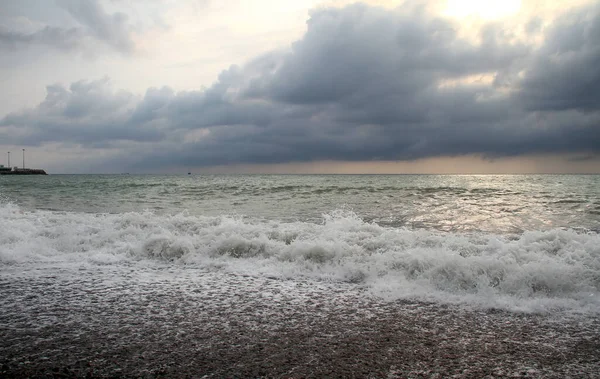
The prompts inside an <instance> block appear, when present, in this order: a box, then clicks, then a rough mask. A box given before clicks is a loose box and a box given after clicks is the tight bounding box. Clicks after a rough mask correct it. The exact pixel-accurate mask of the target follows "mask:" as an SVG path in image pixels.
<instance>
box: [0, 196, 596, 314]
mask: <svg viewBox="0 0 600 379" xmlns="http://www.w3.org/2000/svg"><path fill="white" fill-rule="evenodd" d="M0 219H1V220H3V225H2V227H1V228H0V267H2V266H6V265H35V264H38V263H61V264H75V265H80V264H91V265H120V264H138V265H142V266H143V265H147V264H157V263H158V264H162V265H164V264H166V265H173V264H174V265H188V266H190V267H195V266H197V267H201V268H210V269H218V270H227V271H231V272H238V273H244V274H251V275H268V276H274V277H278V278H282V279H291V280H294V279H298V278H312V279H315V280H328V281H343V282H349V283H355V284H356V285H360V286H364V287H365V288H368V289H369V291H368V293H370V294H375V295H377V296H381V297H385V298H388V299H391V300H393V299H401V298H415V299H422V300H427V301H441V302H460V303H466V304H476V305H481V306H485V307H497V308H503V309H510V310H520V311H549V310H556V309H565V310H572V311H586V312H587V311H592V312H594V313H596V312H600V300H599V299H600V235H598V234H597V233H592V232H587V233H586V232H581V231H575V230H563V229H555V230H549V231H527V232H524V233H522V234H520V235H516V236H514V235H513V236H503V235H495V234H483V233H479V234H459V233H442V232H436V231H429V230H410V229H406V228H394V227H389V226H380V225H376V224H373V223H368V222H365V221H363V220H362V219H361V218H360V217H358V216H357V215H356V214H354V213H352V212H349V211H344V210H338V211H334V212H331V213H328V214H325V215H324V216H323V219H322V222H321V223H307V222H280V221H276V220H264V219H255V218H250V217H241V216H227V215H223V216H219V217H198V216H193V215H189V214H187V213H186V212H183V213H179V214H174V215H158V214H155V213H152V212H132V213H123V214H90V213H75V212H72V213H71V212H56V211H40V210H38V211H32V212H29V211H25V210H23V209H21V208H19V207H18V206H16V205H12V204H0Z"/></svg>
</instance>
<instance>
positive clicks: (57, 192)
mask: <svg viewBox="0 0 600 379" xmlns="http://www.w3.org/2000/svg"><path fill="white" fill-rule="evenodd" d="M0 196H2V197H3V198H4V201H5V202H6V201H11V202H13V203H16V204H19V205H20V206H22V207H23V208H25V209H30V210H31V209H48V210H59V211H75V212H88V213H97V212H101V213H123V212H131V211H142V210H151V211H155V212H158V213H160V214H172V213H177V212H182V211H187V212H190V213H191V214H193V215H202V216H216V215H223V214H228V215H244V216H249V217H254V218H267V219H277V220H281V221H309V222H319V221H320V220H321V219H322V215H323V214H324V213H328V212H331V211H334V210H337V209H342V208H343V209H346V210H351V211H353V212H355V213H356V214H357V215H358V216H359V217H361V218H362V219H363V220H365V221H373V222H375V223H377V224H379V225H387V226H394V227H399V226H406V227H409V228H419V229H421V228H424V229H436V230H443V231H487V232H495V233H520V232H522V231H526V230H547V229H552V228H563V227H564V228H576V229H581V228H583V229H589V230H593V231H598V230H600V176H598V175H497V176H496V175H464V176H463V175H389V176H386V175H264V176H263V175H218V176H217V175H210V176H197V175H194V176H152V175H143V176H137V175H110V176H104V175H52V176H47V177H24V176H23V177H7V176H4V177H0Z"/></svg>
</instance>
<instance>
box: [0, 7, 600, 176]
mask: <svg viewBox="0 0 600 379" xmlns="http://www.w3.org/2000/svg"><path fill="white" fill-rule="evenodd" d="M598 20H599V16H598V8H597V7H590V8H582V9H579V10H578V11H577V12H573V13H570V14H566V15H564V16H562V17H560V18H559V19H558V20H557V22H556V23H555V24H554V26H553V27H552V28H550V29H549V30H546V31H545V33H546V35H545V42H544V44H543V45H542V46H541V47H535V46H529V45H526V44H524V43H518V42H513V41H515V39H514V38H513V37H514V36H512V35H509V34H507V33H506V32H505V31H503V30H502V28H501V27H500V26H499V25H493V24H491V25H487V26H486V27H484V28H483V29H482V30H481V34H480V42H478V43H473V42H470V41H467V40H465V39H462V38H461V37H459V36H458V34H457V33H456V32H455V31H454V25H453V24H452V23H451V22H450V21H447V20H444V19H440V18H435V17H432V16H430V15H427V14H425V13H423V12H422V11H410V10H407V9H398V10H397V11H393V12H391V11H389V10H385V9H382V8H376V7H369V6H366V5H353V6H348V7H346V8H343V9H321V10H317V11H314V12H313V13H312V16H311V19H310V21H309V22H308V30H307V32H306V34H305V35H304V36H303V38H302V39H301V40H299V41H297V42H296V43H294V44H293V45H292V48H291V49H289V50H286V51H273V52H270V53H268V54H265V55H263V56H260V57H257V58H256V59H254V60H252V61H251V62H249V63H247V64H246V65H244V66H242V67H239V66H232V67H230V68H229V69H227V70H224V71H223V72H222V73H221V75H220V76H219V78H218V80H217V82H216V83H215V84H214V85H212V86H211V87H209V88H206V89H203V90H200V91H185V92H178V93H177V92H175V91H173V90H172V89H170V88H168V87H163V88H152V89H149V90H148V91H147V92H146V94H145V95H144V96H143V97H142V98H141V99H136V98H135V97H134V96H133V95H131V94H129V93H123V92H122V93H115V92H111V91H106V90H105V87H106V86H105V84H103V83H104V82H102V83H100V82H78V83H75V84H73V85H72V86H71V88H70V89H68V90H67V89H65V88H63V87H60V86H55V87H48V96H47V98H46V100H45V101H44V102H43V103H42V104H40V105H39V106H38V107H36V108H34V109H31V110H26V111H24V112H21V113H16V114H10V115H8V116H7V117H5V118H4V119H3V120H2V121H0V134H1V133H2V130H3V129H2V128H4V130H5V134H4V135H3V136H2V138H9V139H10V138H11V137H10V135H21V137H19V138H21V140H22V141H25V140H27V141H35V142H30V143H44V142H48V141H60V140H68V141H73V142H77V143H80V144H83V145H86V146H91V147H93V146H96V145H97V144H98V143H102V145H103V146H110V144H111V142H114V141H134V142H136V143H138V142H144V141H145V142H147V143H148V148H147V150H144V149H143V148H142V147H138V148H137V149H136V156H139V160H138V161H137V163H136V160H135V159H134V158H130V159H128V160H127V161H128V162H129V163H130V164H131V166H132V167H137V168H146V167H161V165H164V166H171V165H186V166H190V165H205V166H209V165H222V164H234V163H282V162H301V161H313V160H351V161H363V160H412V159H418V158H424V157H436V156H459V155H466V154H481V155H484V156H487V157H490V158H494V157H503V156H515V155H527V154H536V153H580V154H584V155H585V154H597V153H600V129H599V128H598V125H600V110H599V109H598V99H600V94H598V93H597V91H598V89H597V88H600V87H599V86H598V85H595V86H591V84H594V83H595V84H598V83H597V82H598V73H599V71H598V70H599V67H600V60H599V56H598V51H600V49H599V48H598V47H599V46H598V43H599V42H598V41H600V38H598V37H597V36H598V33H599V32H598V30H599V27H598V25H599V24H598ZM519 73H520V75H517V74H519ZM484 75H486V76H493V77H494V78H495V79H494V80H493V81H492V82H491V83H490V81H489V80H488V81H482V82H477V81H474V82H473V81H469V80H466V79H465V78H471V79H472V78H477V77H478V76H484ZM9 129H10V130H11V132H14V131H15V130H17V131H18V130H25V131H27V133H25V134H23V133H20V134H19V133H16V134H10V133H8V132H7V131H8V130H9ZM13 138H14V137H13ZM120 159H123V158H122V156H120Z"/></svg>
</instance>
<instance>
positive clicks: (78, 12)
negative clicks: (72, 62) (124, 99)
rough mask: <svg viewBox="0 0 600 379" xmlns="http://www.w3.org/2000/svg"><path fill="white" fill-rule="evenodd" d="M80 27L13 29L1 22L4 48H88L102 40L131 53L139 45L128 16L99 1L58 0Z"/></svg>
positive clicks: (51, 26)
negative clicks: (104, 7)
mask: <svg viewBox="0 0 600 379" xmlns="http://www.w3.org/2000/svg"><path fill="white" fill-rule="evenodd" d="M57 3H58V4H59V5H60V6H61V7H63V8H64V9H65V10H66V11H67V12H68V13H69V14H70V15H71V17H72V19H73V20H75V21H76V22H77V23H78V25H79V26H76V27H69V28H66V27H61V26H53V25H46V26H44V27H42V28H40V29H39V30H36V31H34V32H24V31H20V30H13V29H10V28H8V27H6V26H2V25H0V48H3V47H4V48H8V49H13V50H14V49H18V48H21V47H26V46H29V45H42V46H50V47H53V48H57V49H60V50H73V49H80V48H85V47H86V46H87V45H88V44H89V43H90V42H93V41H97V42H101V43H103V44H104V45H106V46H109V47H111V48H113V49H115V50H116V51H119V52H122V53H131V52H133V51H134V50H135V44H134V42H133V40H132V38H131V32H130V28H129V26H128V24H127V15H125V14H123V13H114V14H108V13H106V12H105V11H104V9H103V8H102V7H101V6H100V4H99V3H98V1H97V0H57Z"/></svg>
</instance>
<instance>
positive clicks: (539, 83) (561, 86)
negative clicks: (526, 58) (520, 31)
mask: <svg viewBox="0 0 600 379" xmlns="http://www.w3.org/2000/svg"><path fill="white" fill-rule="evenodd" d="M520 90H521V94H520V95H521V96H520V98H519V100H520V101H523V102H524V103H525V104H526V107H527V109H529V110H564V109H580V110H584V111H592V110H593V111H598V110H600V6H598V5H596V6H594V7H590V8H587V9H584V10H579V11H574V12H570V13H568V14H566V15H563V16H562V17H561V18H560V20H558V22H557V23H556V24H555V25H554V26H553V27H552V28H551V29H550V30H549V31H548V32H547V33H546V40H545V42H544V45H543V46H542V47H541V48H540V49H539V50H538V51H537V52H536V53H535V54H534V55H533V56H532V58H531V63H530V65H529V67H527V70H526V71H525V77H524V79H523V80H522V81H521V83H520Z"/></svg>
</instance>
